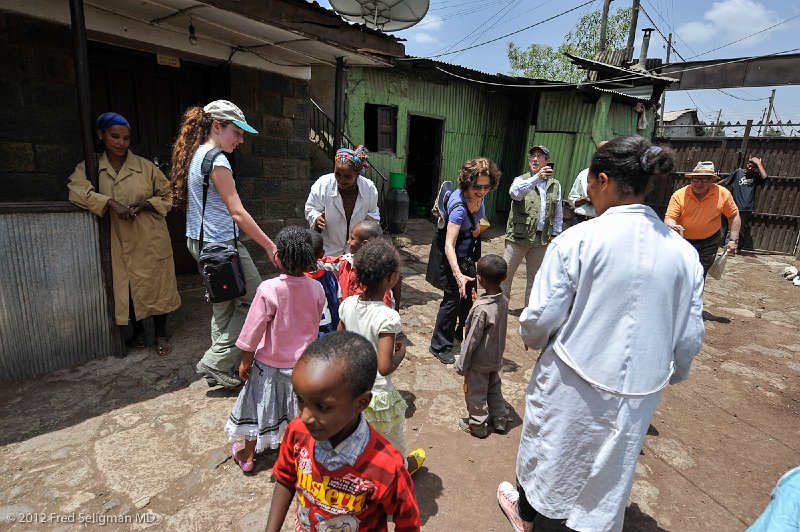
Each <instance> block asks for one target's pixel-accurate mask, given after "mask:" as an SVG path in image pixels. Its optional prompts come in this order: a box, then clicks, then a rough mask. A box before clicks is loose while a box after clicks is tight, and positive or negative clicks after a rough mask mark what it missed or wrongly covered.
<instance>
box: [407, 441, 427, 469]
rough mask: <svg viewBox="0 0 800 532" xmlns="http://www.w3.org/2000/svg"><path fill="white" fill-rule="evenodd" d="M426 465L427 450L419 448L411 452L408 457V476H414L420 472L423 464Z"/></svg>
mask: <svg viewBox="0 0 800 532" xmlns="http://www.w3.org/2000/svg"><path fill="white" fill-rule="evenodd" d="M424 463H425V449H423V448H421V447H420V448H419V449H414V450H413V451H411V454H409V455H408V456H407V457H406V464H408V474H409V475H413V474H414V473H416V472H417V471H419V470H420V468H421V467H422V464H424Z"/></svg>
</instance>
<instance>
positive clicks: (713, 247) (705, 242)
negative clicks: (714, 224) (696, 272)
mask: <svg viewBox="0 0 800 532" xmlns="http://www.w3.org/2000/svg"><path fill="white" fill-rule="evenodd" d="M719 240H720V238H719V231H717V232H716V233H714V234H713V235H711V236H710V237H708V238H701V239H698V240H689V239H687V242H689V243H690V244H691V245H692V247H694V249H696V250H697V254H698V255H700V264H702V265H703V277H705V275H706V274H707V273H708V269H709V268H710V267H711V265H712V264H714V259H715V258H717V249H718V248H719Z"/></svg>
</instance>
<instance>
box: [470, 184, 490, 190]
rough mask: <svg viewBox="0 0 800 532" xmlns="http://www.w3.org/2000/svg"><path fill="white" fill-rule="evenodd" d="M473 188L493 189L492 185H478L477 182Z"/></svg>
mask: <svg viewBox="0 0 800 532" xmlns="http://www.w3.org/2000/svg"><path fill="white" fill-rule="evenodd" d="M472 188H474V189H475V190H491V188H492V185H478V184H476V183H473V184H472Z"/></svg>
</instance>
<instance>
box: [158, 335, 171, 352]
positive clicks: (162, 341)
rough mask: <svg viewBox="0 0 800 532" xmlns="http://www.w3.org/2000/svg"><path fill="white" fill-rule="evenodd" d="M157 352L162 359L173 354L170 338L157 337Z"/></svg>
mask: <svg viewBox="0 0 800 532" xmlns="http://www.w3.org/2000/svg"><path fill="white" fill-rule="evenodd" d="M156 352H157V353H158V354H159V356H162V357H163V356H167V355H168V354H170V353H172V344H171V343H169V336H156Z"/></svg>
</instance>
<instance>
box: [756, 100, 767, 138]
mask: <svg viewBox="0 0 800 532" xmlns="http://www.w3.org/2000/svg"><path fill="white" fill-rule="evenodd" d="M765 116H767V108H766V107H765V108H764V110H763V111H762V112H761V120H759V121H758V136H759V137H760V136H761V130H762V129H763V128H764V117H765Z"/></svg>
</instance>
